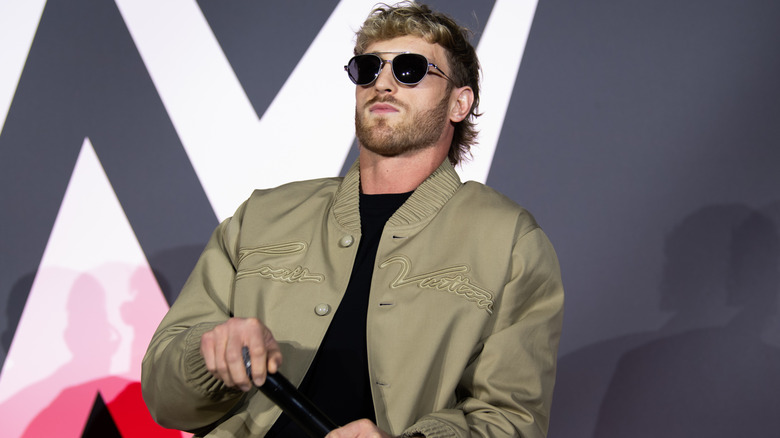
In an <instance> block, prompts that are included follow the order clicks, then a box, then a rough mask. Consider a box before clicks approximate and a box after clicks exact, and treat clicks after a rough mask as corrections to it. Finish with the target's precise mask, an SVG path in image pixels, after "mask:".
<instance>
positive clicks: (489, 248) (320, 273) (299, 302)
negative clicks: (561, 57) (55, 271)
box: [143, 3, 563, 438]
mask: <svg viewBox="0 0 780 438" xmlns="http://www.w3.org/2000/svg"><path fill="white" fill-rule="evenodd" d="M355 55H356V56H355V57H354V58H352V59H351V60H350V61H349V63H348V65H347V66H346V70H347V73H348V76H349V77H350V79H352V81H353V82H355V83H356V92H355V98H356V106H355V125H356V131H357V137H358V142H359V148H360V155H359V159H358V161H357V163H355V164H354V165H353V166H352V168H351V170H350V171H349V172H348V173H347V175H346V176H345V177H344V178H343V179H341V178H331V179H323V180H315V181H306V182H298V183H292V184H288V185H285V186H282V187H278V188H276V189H272V190H263V191H256V192H255V193H254V194H253V195H252V197H251V198H250V199H249V200H247V201H246V202H245V203H244V204H243V205H242V206H240V207H239V209H238V210H237V211H236V214H235V216H233V217H232V218H230V219H227V220H226V221H225V222H223V223H222V224H220V225H219V227H218V228H217V230H216V231H215V232H214V234H213V235H212V238H211V240H210V241H209V243H208V244H207V246H206V249H205V250H204V253H203V255H202V256H201V258H200V260H199V261H198V264H197V266H196V267H195V270H194V271H193V273H192V275H191V276H190V279H189V280H188V282H187V284H186V285H185V287H184V289H183V290H182V292H181V294H180V296H179V298H178V299H177V301H176V302H175V303H174V305H173V306H172V307H171V310H170V312H169V313H168V315H167V316H166V317H165V319H164V320H163V321H162V323H161V325H160V327H159V328H158V330H157V333H156V334H155V336H154V338H153V339H152V342H151V345H150V346H149V350H148V352H147V355H146V357H145V359H144V364H143V365H144V367H143V386H144V398H145V400H146V402H147V404H148V406H149V408H150V411H151V412H152V415H153V416H154V418H155V419H156V420H157V421H158V422H160V423H161V424H163V425H165V426H167V427H173V428H179V429H184V430H190V431H194V432H195V433H196V434H200V435H208V436H214V437H245V436H278V437H289V436H303V435H302V434H301V432H300V430H298V429H297V427H296V426H295V424H294V423H292V422H291V421H290V420H289V419H287V418H286V416H285V415H283V414H282V415H280V409H279V408H277V407H275V406H274V405H273V403H272V402H271V401H270V400H268V399H267V398H266V397H265V396H264V395H262V394H261V393H259V392H257V390H256V389H254V388H253V386H252V383H254V384H255V385H261V384H262V383H263V382H264V381H265V376H266V373H276V372H277V371H281V372H282V373H283V374H284V375H285V376H286V377H287V378H288V379H290V380H291V381H292V382H293V383H294V384H296V385H299V386H300V389H301V391H302V392H304V393H305V394H306V395H307V396H309V397H310V398H311V399H312V400H313V401H314V402H315V403H316V404H317V405H319V406H320V407H321V408H322V409H323V410H324V411H325V413H326V414H328V415H329V416H331V418H333V419H334V421H336V422H337V423H338V424H342V425H344V426H343V427H341V428H339V429H337V430H334V431H333V432H331V433H330V434H329V435H328V437H329V438H339V437H368V436H372V437H374V436H376V437H379V436H381V437H389V436H391V434H392V435H393V436H397V435H402V436H424V437H429V438H432V437H445V436H446V437H468V436H491V437H503V436H522V437H542V436H544V435H545V434H546V431H547V426H548V414H549V409H550V403H551V394H552V388H553V380H554V374H555V360H556V351H557V346H558V338H559V334H560V325H561V313H562V304H563V289H562V286H561V280H560V272H559V269H558V262H557V259H556V256H555V253H554V251H553V249H552V246H551V245H550V243H549V241H548V240H547V238H546V237H545V235H544V233H543V232H542V231H541V229H540V228H539V227H538V226H537V225H536V223H535V222H534V220H533V218H532V217H531V216H530V215H529V214H528V213H527V212H526V211H525V210H523V209H522V208H520V207H519V206H517V205H516V204H514V203H513V202H512V201H510V200H509V199H507V198H505V197H503V196H502V195H500V194H498V193H497V192H495V191H493V190H491V189H489V188H487V187H485V186H483V185H481V184H479V183H474V182H469V183H466V184H462V183H461V182H460V180H459V179H458V176H457V174H456V173H455V171H454V169H453V167H452V166H453V164H454V163H457V162H458V161H459V160H460V159H461V157H462V156H463V155H464V154H466V153H467V152H468V148H469V146H470V145H471V144H472V143H474V138H475V135H476V132H475V130H474V119H475V118H476V116H477V103H478V100H479V85H478V78H479V64H478V61H477V58H476V53H475V51H474V48H473V47H472V46H471V44H469V42H468V41H467V39H466V32H465V30H464V29H462V28H460V27H458V26H457V25H456V24H455V23H454V22H453V21H452V20H451V19H450V18H448V17H446V16H444V15H442V14H439V13H435V12H432V11H431V10H430V9H429V8H427V7H425V6H422V5H416V4H413V3H407V4H403V5H400V6H396V7H381V8H378V9H376V10H374V11H373V12H372V14H371V15H370V16H369V18H368V19H367V21H366V22H365V23H364V25H363V27H362V28H361V29H360V31H359V32H358V35H357V43H356V47H355ZM243 347H248V349H249V351H250V355H251V360H252V364H253V370H252V382H250V380H249V379H248V377H247V376H246V372H245V368H244V363H243V360H242V353H241V352H242V348H243Z"/></svg>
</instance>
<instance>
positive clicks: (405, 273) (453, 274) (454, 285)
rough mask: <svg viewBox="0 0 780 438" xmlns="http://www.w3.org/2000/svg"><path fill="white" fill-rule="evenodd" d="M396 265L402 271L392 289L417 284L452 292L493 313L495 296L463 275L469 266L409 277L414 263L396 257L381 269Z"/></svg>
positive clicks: (401, 257) (387, 261) (404, 258)
mask: <svg viewBox="0 0 780 438" xmlns="http://www.w3.org/2000/svg"><path fill="white" fill-rule="evenodd" d="M394 263H395V264H399V265H401V271H400V272H399V273H398V275H397V276H396V277H395V279H394V280H393V281H392V282H391V283H390V287H391V288H392V289H398V288H400V287H403V286H407V285H411V284H416V285H417V286H418V287H421V288H427V289H436V290H441V291H446V292H451V293H454V294H456V295H460V296H462V297H464V298H466V299H467V300H469V301H473V302H475V303H476V304H477V307H479V308H480V309H485V310H486V311H487V312H488V313H490V314H492V313H493V294H492V293H490V292H489V291H487V290H485V289H483V288H481V287H479V286H477V285H475V284H474V283H473V282H472V280H471V279H470V278H469V277H466V276H465V275H462V273H466V272H468V270H469V267H468V266H466V265H460V266H452V267H449V268H444V269H440V270H438V271H433V272H429V273H427V274H420V275H415V276H413V277H409V271H411V266H412V262H411V261H410V260H409V258H408V257H406V256H394V257H390V258H389V259H387V260H385V261H384V262H383V263H382V264H381V265H379V267H380V268H386V267H388V266H390V265H392V264H394Z"/></svg>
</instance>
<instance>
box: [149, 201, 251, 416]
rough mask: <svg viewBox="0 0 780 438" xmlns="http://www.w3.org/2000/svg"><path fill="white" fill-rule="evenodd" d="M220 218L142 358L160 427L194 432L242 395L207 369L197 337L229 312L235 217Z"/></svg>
mask: <svg viewBox="0 0 780 438" xmlns="http://www.w3.org/2000/svg"><path fill="white" fill-rule="evenodd" d="M243 208H244V206H242V207H241V208H239V210H238V211H237V214H236V216H234V217H233V218H231V219H227V220H225V221H224V222H222V223H221V224H220V225H219V226H218V227H217V228H216V230H215V231H214V233H213V234H212V236H211V238H210V240H209V242H208V243H207V244H206V248H205V249H204V251H203V253H202V254H201V256H200V259H199V260H198V262H197V264H196V265H195V268H194V270H193V271H192V273H191V274H190V277H189V278H188V280H187V282H186V284H185V285H184V288H183V289H182V291H181V293H180V294H179V297H178V298H177V299H176V302H175V303H174V304H173V306H171V309H170V310H169V311H168V314H167V315H166V316H165V318H164V319H163V320H162V322H161V323H160V326H159V327H158V328H157V331H156V332H155V334H154V336H153V337H152V340H151V343H150V345H149V348H148V349H147V352H146V355H145V356H144V359H143V367H142V373H141V374H142V375H141V384H142V387H143V397H144V401H145V402H146V404H147V406H148V408H149V411H150V412H151V414H152V417H153V418H154V419H155V421H157V422H158V423H160V424H161V425H163V426H165V427H169V428H174V429H181V430H189V431H194V430H198V429H201V428H203V427H207V426H209V425H210V424H212V423H214V422H216V421H218V420H219V419H220V418H222V417H223V416H224V415H226V414H227V413H228V412H229V411H230V410H231V408H233V407H234V406H235V405H236V404H237V403H238V402H239V401H240V400H241V397H242V396H243V393H242V392H241V391H239V390H237V389H231V388H228V387H226V386H225V385H224V384H223V383H222V382H221V381H220V380H218V379H216V378H215V377H213V376H212V375H211V374H210V373H209V372H208V370H207V369H206V364H205V362H204V360H203V357H202V356H201V354H200V338H201V335H202V334H203V333H205V332H207V331H209V330H211V329H212V328H213V327H215V326H216V325H218V324H220V323H222V322H225V321H226V320H227V319H228V318H229V317H230V316H231V314H230V300H231V295H232V292H233V280H234V278H235V272H236V261H237V252H238V248H237V247H238V233H239V228H240V216H241V213H242V211H243Z"/></svg>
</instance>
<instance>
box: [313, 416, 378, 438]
mask: <svg viewBox="0 0 780 438" xmlns="http://www.w3.org/2000/svg"><path fill="white" fill-rule="evenodd" d="M325 438H392V437H391V436H390V435H388V434H386V433H385V432H383V431H382V430H380V429H379V428H378V427H376V425H375V424H374V423H372V422H371V421H370V420H366V419H362V420H357V421H353V422H351V423H349V424H347V425H346V426H342V427H339V428H338V429H336V430H333V431H331V432H330V433H329V434H327V435H326V436H325Z"/></svg>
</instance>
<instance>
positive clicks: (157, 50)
mask: <svg viewBox="0 0 780 438" xmlns="http://www.w3.org/2000/svg"><path fill="white" fill-rule="evenodd" d="M116 2H117V5H118V6H119V9H120V12H121V13H122V16H123V17H124V20H125V22H126V23H127V25H128V28H129V29H130V33H131V35H132V37H133V40H134V41H135V43H136V45H137V47H138V49H139V51H140V53H141V57H142V58H143V60H144V63H145V64H146V66H147V68H148V70H149V72H150V74H151V77H152V80H153V81H154V84H155V86H156V88H157V91H158V93H159V94H160V97H161V98H162V101H163V104H164V105H165V107H166V109H167V111H168V114H169V115H170V117H171V120H172V121H173V125H174V127H175V128H176V131H177V132H178V134H179V136H180V138H181V140H182V143H183V144H184V147H185V149H186V151H187V154H188V155H189V158H190V160H191V161H192V163H193V166H194V168H195V171H196V173H197V175H198V177H199V178H200V181H201V183H202V184H203V187H204V189H205V192H206V195H207V196H208V198H209V201H210V202H211V204H212V207H213V208H214V211H215V212H216V215H217V217H218V218H219V219H223V218H225V217H227V216H230V215H232V214H233V212H234V211H235V208H236V207H237V206H238V205H239V203H240V202H242V201H243V200H244V199H246V197H247V196H248V195H249V194H250V192H251V190H252V189H254V188H266V187H272V186H276V185H279V184H282V183H285V182H288V181H292V180H299V179H306V178H313V177H319V176H334V175H336V174H338V172H339V170H340V169H341V167H342V165H343V161H344V159H345V157H346V155H347V153H348V151H349V147H350V145H351V144H352V140H353V136H354V125H353V122H352V118H353V112H354V101H353V99H352V95H353V93H354V86H353V85H352V84H351V83H350V82H349V81H348V80H347V78H346V76H345V74H344V71H343V69H342V66H343V65H344V63H345V62H346V60H347V59H348V58H349V57H350V56H351V50H352V42H351V41H352V38H353V32H354V30H355V29H357V27H358V26H359V25H360V24H361V23H362V21H363V20H364V19H365V17H366V15H367V14H368V12H369V10H370V8H371V6H372V5H373V4H374V3H375V1H374V0H342V1H341V2H340V3H339V5H338V6H337V7H336V9H335V10H334V11H333V13H332V14H331V16H330V17H329V19H328V20H327V22H326V23H325V25H324V26H323V28H322V29H321V30H320V32H319V34H318V35H317V37H316V39H315V40H314V41H313V43H312V44H311V46H310V47H309V49H308V50H307V51H306V53H305V54H304V56H303V58H302V59H301V61H300V62H299V63H298V65H297V67H296V68H295V70H294V71H293V73H292V75H291V76H290V77H289V79H288V80H287V82H286V83H285V84H284V86H283V87H282V89H281V90H280V91H279V93H278V95H277V96H276V98H275V99H274V101H273V103H272V104H271V106H270V107H269V108H268V110H267V111H266V112H265V114H263V115H262V120H258V117H257V114H255V112H254V110H253V108H252V106H251V104H250V102H249V100H248V98H247V96H246V94H245V92H244V90H243V88H242V87H241V84H240V83H239V81H238V79H237V78H236V76H235V73H234V72H233V70H232V68H231V66H230V64H229V63H228V61H227V59H226V58H225V55H224V53H223V51H222V49H221V48H220V46H219V44H218V42H217V40H216V38H215V36H214V34H213V32H212V31H211V29H210V28H209V26H208V23H207V22H206V19H205V17H204V16H203V14H202V12H201V10H200V9H199V8H198V5H197V3H196V2H195V1H194V0H168V1H165V2H159V1H157V0H116ZM279 38H280V41H262V42H256V41H247V44H283V43H284V41H283V40H284V38H285V35H284V34H280V35H279Z"/></svg>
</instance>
